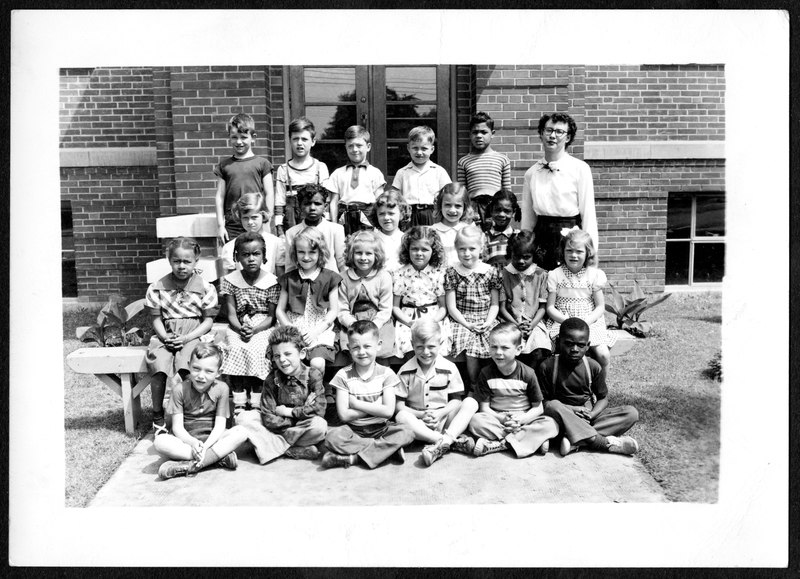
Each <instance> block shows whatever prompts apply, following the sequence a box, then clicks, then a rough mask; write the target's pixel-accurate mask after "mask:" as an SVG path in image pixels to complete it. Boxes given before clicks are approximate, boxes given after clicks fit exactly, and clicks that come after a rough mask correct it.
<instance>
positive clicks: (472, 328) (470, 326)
mask: <svg viewBox="0 0 800 579" xmlns="http://www.w3.org/2000/svg"><path fill="white" fill-rule="evenodd" d="M463 326H464V327H465V328H467V329H468V330H469V331H470V332H476V331H477V330H476V329H475V327H476V326H477V324H475V323H474V322H467V323H465V324H463Z"/></svg>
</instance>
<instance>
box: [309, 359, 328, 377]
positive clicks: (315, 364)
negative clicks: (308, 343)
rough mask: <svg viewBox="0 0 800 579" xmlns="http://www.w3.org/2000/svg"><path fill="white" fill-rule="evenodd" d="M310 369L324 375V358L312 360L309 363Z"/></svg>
mask: <svg viewBox="0 0 800 579" xmlns="http://www.w3.org/2000/svg"><path fill="white" fill-rule="evenodd" d="M309 364H310V365H311V367H312V368H316V369H317V370H319V371H320V372H321V373H322V374H323V375H324V374H325V358H312V359H311V361H310V362H309Z"/></svg>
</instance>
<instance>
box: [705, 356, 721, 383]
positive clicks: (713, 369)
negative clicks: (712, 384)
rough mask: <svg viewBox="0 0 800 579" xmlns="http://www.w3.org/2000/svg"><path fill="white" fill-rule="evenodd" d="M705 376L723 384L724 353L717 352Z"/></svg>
mask: <svg viewBox="0 0 800 579" xmlns="http://www.w3.org/2000/svg"><path fill="white" fill-rule="evenodd" d="M704 374H705V375H706V376H708V377H709V378H712V379H714V380H716V381H717V382H722V352H717V353H716V354H714V357H713V358H711V360H709V362H708V368H706V370H705V372H704Z"/></svg>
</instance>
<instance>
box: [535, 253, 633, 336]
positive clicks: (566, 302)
mask: <svg viewBox="0 0 800 579" xmlns="http://www.w3.org/2000/svg"><path fill="white" fill-rule="evenodd" d="M606 283H607V279H606V274H604V273H603V271H602V270H599V269H597V268H596V267H583V268H581V269H580V271H578V273H572V272H571V271H570V270H569V269H568V268H567V266H566V265H562V266H559V267H557V268H556V269H554V270H553V271H551V272H550V273H549V274H548V275H547V291H548V292H556V302H555V307H556V309H557V310H558V311H559V312H561V313H562V314H564V315H565V316H569V317H574V318H582V319H584V320H585V319H586V318H587V316H588V315H589V314H590V313H592V311H593V310H594V308H595V303H594V297H593V294H594V292H596V291H597V290H602V289H603V288H604V287H605V286H606ZM559 328H561V324H560V323H558V322H556V321H553V320H552V319H548V320H547V331H548V333H549V334H550V339H552V340H555V339H556V338H557V337H558V330H559ZM616 341H617V336H616V335H615V334H614V333H613V332H609V331H608V330H607V329H606V320H605V316H600V319H599V320H597V321H596V322H595V323H593V324H592V325H590V326H589V342H590V345H591V346H608V347H609V348H610V347H611V346H613V345H614V343H615V342H616Z"/></svg>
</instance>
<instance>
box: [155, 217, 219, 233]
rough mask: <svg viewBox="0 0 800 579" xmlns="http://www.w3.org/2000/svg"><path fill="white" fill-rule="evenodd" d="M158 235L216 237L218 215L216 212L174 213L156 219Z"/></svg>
mask: <svg viewBox="0 0 800 579" xmlns="http://www.w3.org/2000/svg"><path fill="white" fill-rule="evenodd" d="M156 236H157V237H160V238H162V239H164V238H167V237H182V236H183V237H216V236H217V215H216V214H215V213H193V214H191V215H173V216H172V217H158V218H157V219H156Z"/></svg>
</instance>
